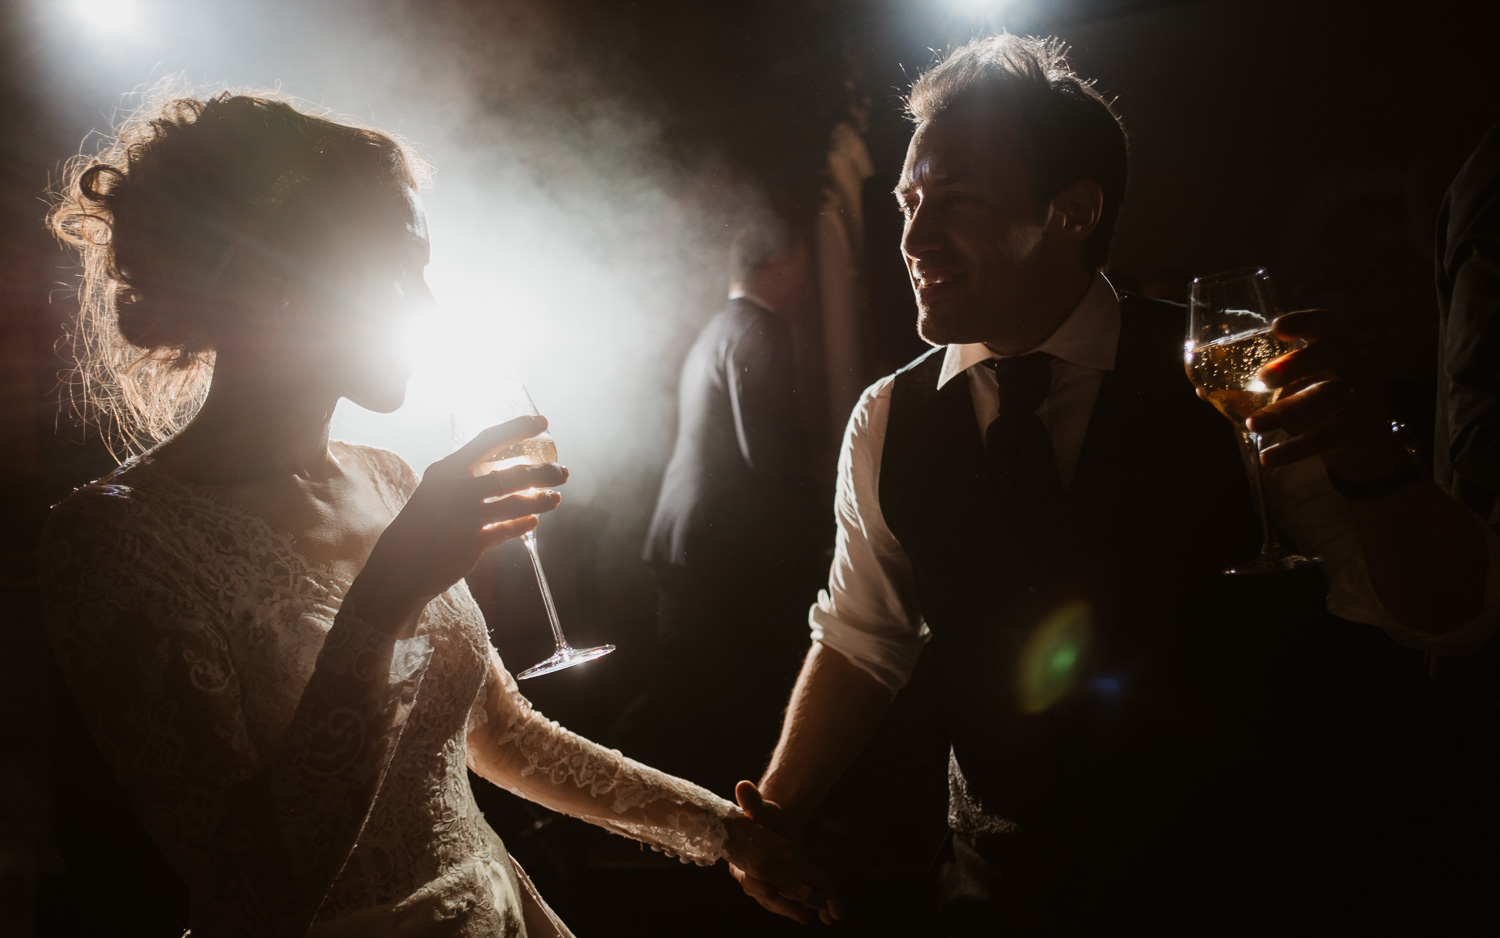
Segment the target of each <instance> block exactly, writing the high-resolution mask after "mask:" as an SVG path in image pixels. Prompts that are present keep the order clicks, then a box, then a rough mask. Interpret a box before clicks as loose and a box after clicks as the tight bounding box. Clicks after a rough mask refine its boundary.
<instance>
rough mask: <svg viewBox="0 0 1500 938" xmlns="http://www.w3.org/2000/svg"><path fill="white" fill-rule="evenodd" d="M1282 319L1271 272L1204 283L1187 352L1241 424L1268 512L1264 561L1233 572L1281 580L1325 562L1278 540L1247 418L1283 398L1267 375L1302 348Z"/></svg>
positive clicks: (1215, 398) (1202, 385) (1190, 365)
mask: <svg viewBox="0 0 1500 938" xmlns="http://www.w3.org/2000/svg"><path fill="white" fill-rule="evenodd" d="M1279 315H1281V308H1280V307H1279V306H1278V305H1277V303H1276V294H1275V293H1274V292H1273V291H1272V288H1271V275H1270V274H1269V273H1267V272H1266V271H1265V270H1264V269H1255V270H1236V271H1230V272H1229V273H1223V274H1215V275H1213V276H1211V277H1199V278H1198V279H1196V280H1194V281H1193V285H1192V288H1191V291H1190V292H1189V294H1188V330H1187V342H1186V343H1185V345H1184V349H1185V356H1184V357H1185V360H1186V365H1187V373H1188V378H1189V380H1191V381H1192V382H1193V384H1195V385H1197V387H1198V388H1199V389H1200V390H1202V391H1203V393H1204V396H1205V397H1207V398H1208V400H1209V403H1211V404H1213V405H1214V407H1216V408H1218V411H1219V413H1221V414H1223V415H1224V416H1225V417H1228V418H1229V422H1230V423H1232V424H1234V428H1235V430H1236V431H1237V433H1236V435H1237V438H1238V440H1239V444H1240V453H1241V455H1242V456H1243V457H1244V459H1245V463H1246V471H1247V472H1248V473H1249V475H1250V482H1251V489H1252V491H1253V494H1254V497H1255V507H1256V510H1257V511H1258V512H1259V513H1260V529H1261V546H1260V554H1259V555H1258V556H1257V557H1256V558H1255V559H1254V560H1251V561H1249V562H1248V563H1244V564H1236V565H1235V566H1233V567H1231V568H1229V569H1228V570H1225V571H1224V572H1225V573H1236V574H1242V573H1273V572H1278V571H1283V570H1297V569H1300V568H1302V567H1307V566H1311V565H1312V564H1314V563H1316V562H1317V561H1316V560H1315V559H1314V558H1311V557H1304V556H1302V555H1301V554H1294V553H1290V552H1288V551H1287V550H1286V548H1284V547H1283V546H1282V544H1281V542H1280V540H1278V539H1277V536H1276V531H1275V529H1274V528H1272V527H1271V519H1270V514H1269V513H1268V512H1267V510H1266V499H1265V486H1264V479H1263V474H1262V470H1261V465H1260V449H1261V438H1260V435H1259V434H1256V433H1252V432H1250V431H1249V430H1247V429H1246V428H1245V418H1247V417H1249V416H1250V415H1251V414H1253V413H1255V412H1256V411H1258V410H1260V409H1261V408H1263V407H1265V406H1267V405H1269V404H1273V403H1275V402H1276V400H1277V398H1279V397H1280V396H1281V389H1280V388H1268V387H1266V386H1265V385H1264V384H1263V383H1261V380H1260V369H1261V368H1262V367H1263V366H1265V365H1267V364H1269V363H1270V362H1271V361H1273V360H1275V359H1277V358H1280V357H1281V356H1282V355H1285V354H1286V353H1287V352H1290V351H1293V350H1294V349H1295V348H1296V347H1297V346H1295V345H1292V344H1291V343H1288V342H1283V341H1282V340H1281V339H1278V338H1277V337H1276V336H1275V334H1274V333H1273V332H1272V331H1271V323H1272V321H1274V320H1275V319H1276V317H1277V316H1279Z"/></svg>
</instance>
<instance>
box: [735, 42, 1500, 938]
mask: <svg viewBox="0 0 1500 938" xmlns="http://www.w3.org/2000/svg"><path fill="white" fill-rule="evenodd" d="M908 107H909V110H910V112H911V114H912V116H913V118H914V119H915V121H916V122H917V129H916V133H915V135H914V136H913V138H912V142H911V146H910V148H909V150H908V154H907V160H906V165H905V167H904V169H903V172H902V177H901V181H900V184H899V185H898V187H897V190H896V195H897V199H898V201H899V203H900V205H901V209H902V211H903V213H904V214H905V217H906V225H905V231H904V235H903V239H902V251H903V254H904V255H905V259H906V262H907V266H908V270H909V273H910V275H911V280H912V285H913V288H914V290H915V292H916V298H917V306H918V313H919V319H918V330H919V332H920V334H921V335H922V337H923V338H924V339H925V340H926V341H928V342H929V343H931V344H933V345H935V346H938V348H936V349H934V350H933V351H932V352H930V353H928V354H927V355H925V356H923V357H921V358H919V359H918V360H917V361H915V362H913V363H912V364H911V365H909V366H907V367H906V368H904V369H902V370H901V371H899V372H897V373H896V374H895V375H892V376H890V377H887V378H885V379H882V380H881V381H879V382H877V383H876V384H875V385H873V386H872V387H871V388H870V389H868V390H867V391H866V392H865V395H864V396H863V398H862V399H861V400H860V402H859V404H858V405H857V406H856V408H855V411H854V413H853V415H852V416H851V419H850V422H849V426H848V429H847V431H846V436H845V442H844V448H843V451H842V453H841V456H840V463H839V478H838V491H837V495H836V510H835V515H836V519H837V521H838V539H837V543H836V552H835V558H834V562H833V567H832V570H831V572H830V576H829V586H828V589H827V590H826V591H825V592H823V593H822V594H821V595H820V596H819V601H818V603H817V604H816V605H815V606H814V608H813V610H812V613H811V620H812V625H813V638H814V644H813V647H812V649H811V650H810V651H809V653H808V656H807V660H806V662H805V663H804V668H803V671H802V674H801V676H800V678H799V680H798V684H797V687H796V688H795V689H794V690H793V694H792V698H791V701H790V703H789V706H788V711H787V716H786V720H785V723H784V726H783V729H782V737H781V740H780V742H779V744H778V745H777V748H776V751H775V753H774V755H773V757H772V762H771V765H770V767H769V769H768V770H767V772H766V774H765V777H764V778H763V780H762V782H761V784H760V786H759V788H758V789H757V787H756V786H755V785H753V784H751V783H749V782H742V783H740V785H739V789H738V791H737V792H736V794H737V796H738V797H739V799H740V802H741V804H742V806H743V807H745V808H746V810H747V811H748V812H749V813H751V814H752V815H754V816H755V817H756V818H757V819H759V820H762V821H764V822H767V823H773V824H775V823H782V824H785V825H787V826H788V827H791V828H795V827H798V826H800V823H801V822H802V821H804V820H805V819H806V818H807V816H808V815H809V813H810V812H811V811H812V809H813V808H814V807H815V806H816V805H817V803H818V801H819V800H820V799H821V798H822V796H823V795H824V794H825V793H826V792H827V790H828V788H829V787H830V786H831V784H832V782H833V781H834V780H835V779H836V778H837V777H838V775H839V774H840V773H841V772H842V771H843V770H844V768H846V767H847V766H848V765H849V763H850V762H851V761H852V759H853V757H854V755H856V754H857V753H858V752H859V750H860V749H861V748H862V747H863V746H864V744H865V742H866V741H867V740H868V738H869V736H870V734H871V733H872V732H873V729H874V728H875V726H876V725H877V724H878V722H879V720H880V718H881V715H882V714H883V713H884V711H885V708H886V706H887V705H888V704H889V701H890V699H891V696H892V695H893V694H894V693H895V692H896V691H898V690H899V689H900V687H901V686H902V685H903V684H904V683H905V681H906V679H907V678H908V677H909V675H910V673H911V670H912V667H913V665H914V662H915V660H916V657H917V656H918V655H919V654H920V653H921V651H922V648H923V646H924V644H928V643H929V639H930V644H931V646H932V651H933V653H934V654H935V655H936V658H937V663H938V666H939V669H940V671H941V675H942V685H943V690H944V694H945V697H946V701H945V703H946V715H947V727H946V729H947V732H948V734H949V737H950V739H951V743H952V748H951V758H950V765H949V781H950V786H949V787H950V804H949V818H948V820H949V826H950V828H951V832H950V835H949V837H948V838H947V840H946V842H945V844H944V845H943V848H942V850H941V851H940V853H939V855H938V858H937V860H936V862H935V865H934V871H935V874H936V876H935V880H936V884H935V890H936V899H937V904H938V908H939V924H936V925H934V930H935V931H938V930H940V931H941V933H943V934H952V935H995V934H1054V933H1065V934H1094V933H1097V932H1099V931H1101V930H1103V929H1105V928H1111V929H1113V928H1118V927H1120V926H1122V925H1138V926H1151V927H1153V928H1154V929H1155V930H1156V931H1157V932H1158V933H1160V932H1162V931H1171V932H1182V931H1194V932H1198V933H1201V932H1204V931H1214V932H1220V931H1223V930H1225V929H1226V928H1228V927H1230V926H1233V925H1243V926H1245V927H1247V928H1254V927H1259V926H1264V925H1266V924H1267V923H1268V922H1276V921H1278V919H1277V916H1278V915H1284V914H1288V913H1289V912H1290V911H1292V910H1299V909H1305V908H1306V902H1307V901H1308V900H1316V899H1318V898H1319V897H1320V895H1322V893H1320V888H1321V884H1322V883H1323V882H1325V881H1326V880H1327V879H1329V878H1330V877H1337V876H1338V875H1339V874H1340V870H1339V869H1338V868H1337V867H1338V862H1339V861H1340V860H1342V859H1344V858H1345V856H1346V854H1345V853H1340V854H1338V855H1337V856H1330V855H1328V854H1312V853H1310V852H1309V851H1299V845H1303V844H1307V843H1313V844H1316V845H1318V846H1319V847H1320V848H1323V847H1327V846H1328V845H1329V844H1330V842H1331V841H1332V840H1333V838H1331V837H1321V838H1320V837H1317V836H1309V835H1308V828H1309V826H1310V825H1314V826H1315V825H1316V824H1317V822H1318V818H1319V817H1320V815H1321V814H1322V813H1323V811H1324V809H1327V810H1329V811H1332V810H1333V809H1334V808H1335V807H1336V806H1337V804H1338V803H1339V800H1340V792H1341V791H1342V786H1343V785H1344V784H1345V783H1346V782H1348V781H1349V779H1348V778H1347V777H1346V776H1344V775H1341V774H1340V770H1341V769H1342V768H1343V767H1344V766H1345V765H1347V761H1346V760H1344V759H1342V758H1341V757H1339V755H1338V750H1339V749H1340V748H1341V747H1342V746H1344V745H1345V744H1346V742H1347V740H1346V738H1345V737H1346V736H1347V735H1348V734H1347V733H1345V732H1344V723H1343V721H1342V718H1340V717H1330V716H1329V708H1328V706H1326V705H1325V704H1327V702H1326V701H1324V700H1321V699H1318V698H1317V696H1316V695H1317V688H1318V685H1319V681H1318V680H1317V679H1316V678H1318V677H1320V676H1318V675H1313V676H1311V677H1312V678H1313V679H1309V676H1308V675H1306V674H1299V673H1298V667H1297V664H1298V658H1297V656H1296V655H1290V656H1289V655H1287V654H1286V650H1287V649H1288V648H1289V647H1296V646H1295V643H1296V642H1297V641H1299V640H1301V639H1302V638H1304V637H1305V636H1308V635H1313V634H1321V633H1320V632H1319V630H1321V629H1324V628H1325V627H1326V628H1329V629H1334V628H1337V627H1338V626H1339V625H1343V626H1346V627H1348V628H1351V629H1352V628H1354V627H1353V626H1352V625H1349V623H1348V622H1344V623H1337V622H1335V621H1334V620H1333V619H1332V617H1331V616H1329V615H1328V614H1327V613H1326V612H1325V611H1324V608H1323V607H1324V602H1325V600H1326V604H1327V609H1328V610H1329V611H1331V612H1332V613H1334V614H1336V615H1337V616H1339V617H1341V618H1342V619H1344V620H1352V621H1353V622H1361V623H1367V624H1370V625H1376V626H1378V627H1380V628H1382V629H1384V630H1386V631H1387V632H1389V633H1391V634H1392V635H1395V636H1398V637H1400V638H1401V639H1402V640H1403V641H1407V640H1410V641H1412V642H1414V643H1420V642H1422V641H1433V642H1441V641H1443V640H1445V639H1446V637H1447V636H1449V635H1458V636H1460V639H1459V640H1468V637H1469V636H1472V635H1473V634H1475V633H1477V632H1481V631H1485V630H1492V629H1493V628H1494V621H1495V618H1496V614H1495V613H1496V607H1497V606H1500V603H1497V602H1496V601H1495V598H1494V597H1493V596H1488V598H1487V593H1486V584H1487V583H1488V582H1490V581H1493V580H1494V579H1495V577H1494V575H1493V573H1491V572H1489V567H1488V566H1487V564H1493V562H1494V558H1495V557H1496V556H1500V551H1494V550H1491V546H1490V543H1489V542H1488V541H1487V540H1486V539H1485V538H1486V536H1487V535H1486V534H1485V532H1484V529H1483V527H1482V526H1481V525H1479V524H1478V523H1477V519H1474V518H1473V517H1472V516H1471V515H1468V514H1467V513H1465V512H1463V511H1461V510H1459V509H1458V508H1457V506H1455V505H1454V504H1453V503H1452V502H1451V500H1448V499H1446V497H1445V496H1444V495H1443V494H1442V493H1441V492H1440V491H1439V490H1437V489H1436V488H1435V487H1434V486H1432V485H1431V483H1430V482H1425V481H1422V480H1420V479H1419V478H1417V477H1416V476H1415V475H1414V474H1413V473H1412V471H1411V467H1410V466H1409V465H1408V464H1407V463H1406V462H1405V460H1404V459H1403V457H1402V456H1401V454H1400V452H1399V451H1398V449H1397V448H1396V447H1395V445H1394V444H1393V443H1392V441H1391V440H1390V438H1389V432H1388V430H1382V428H1381V415H1380V404H1379V400H1378V397H1377V396H1375V395H1374V394H1373V392H1372V390H1371V387H1372V381H1371V380H1370V379H1368V378H1366V377H1365V376H1364V374H1363V373H1362V372H1360V370H1359V368H1358V364H1359V358H1358V356H1357V355H1356V354H1355V353H1354V352H1353V350H1352V349H1351V348H1349V347H1348V345H1347V343H1345V342H1344V341H1343V340H1342V339H1341V338H1340V337H1339V336H1337V335H1335V334H1333V333H1332V331H1331V326H1330V323H1329V322H1328V320H1327V318H1326V317H1323V316H1320V315H1318V314H1294V315H1292V316H1288V317H1284V320H1283V322H1282V324H1281V325H1279V326H1278V328H1279V330H1280V331H1281V332H1282V333H1283V335H1284V336H1286V337H1295V336H1300V337H1302V338H1305V339H1307V340H1309V345H1308V346H1307V348H1306V349H1305V350H1303V351H1299V352H1296V353H1293V354H1292V355H1289V356H1286V357H1284V358H1283V359H1281V360H1279V361H1278V362H1277V363H1276V364H1275V366H1274V367H1273V368H1271V369H1269V370H1268V371H1267V372H1266V373H1265V375H1264V380H1265V381H1266V382H1267V383H1268V384H1272V385H1276V386H1284V387H1285V388H1286V394H1285V396H1284V397H1283V399H1282V400H1281V401H1280V402H1279V403H1278V404H1277V405H1274V406H1273V407H1272V408H1268V409H1267V410H1265V411H1262V412H1261V413H1260V414H1258V415H1257V416H1256V417H1255V418H1254V419H1255V420H1256V421H1257V423H1256V426H1255V429H1256V430H1257V431H1262V430H1263V431H1266V432H1271V431H1273V430H1274V431H1277V432H1278V433H1280V434H1281V441H1280V442H1279V443H1278V444H1277V446H1275V447H1273V448H1271V449H1268V450H1267V451H1266V453H1265V454H1264V459H1265V461H1266V462H1267V463H1268V464H1270V465H1273V466H1276V467H1277V468H1276V469H1275V470H1274V471H1272V472H1270V473H1269V474H1268V478H1267V501H1268V503H1270V504H1271V507H1272V509H1273V512H1272V514H1273V516H1274V517H1275V518H1276V520H1277V521H1278V522H1279V523H1280V525H1281V526H1282V527H1283V528H1284V529H1285V530H1286V531H1287V533H1289V534H1290V535H1291V536H1292V537H1293V539H1294V540H1295V541H1296V543H1297V545H1298V546H1299V547H1300V548H1301V549H1302V550H1303V551H1304V552H1306V553H1309V554H1316V555H1317V556H1319V557H1321V558H1322V560H1323V570H1322V573H1323V574H1324V576H1325V577H1326V578H1327V581H1328V584H1329V585H1328V587H1327V588H1326V589H1325V586H1324V583H1323V582H1322V580H1321V579H1320V578H1318V577H1317V576H1316V575H1314V576H1311V577H1307V576H1297V575H1275V576H1266V577H1229V576H1225V575H1223V574H1221V573H1220V572H1219V571H1221V570H1223V569H1224V568H1225V567H1226V566H1228V565H1231V564H1232V563H1233V562H1234V561H1236V560H1243V559H1245V558H1247V557H1249V556H1251V555H1253V554H1254V552H1255V548H1256V544H1257V522H1256V518H1255V513H1254V509H1253V505H1252V501H1251V492H1250V487H1249V485H1248V482H1247V478H1248V477H1247V473H1246V466H1245V464H1244V462H1243V461H1242V460H1241V458H1240V456H1239V454H1238V452H1237V450H1236V445H1235V442H1234V437H1233V432H1232V428H1231V427H1230V426H1229V425H1228V423H1227V422H1226V421H1225V420H1224V419H1223V418H1221V417H1220V416H1219V415H1218V414H1216V413H1215V412H1214V411H1213V410H1212V409H1211V408H1210V407H1208V406H1207V405H1206V404H1204V403H1203V402H1201V401H1198V400H1196V398H1195V396H1194V393H1193V389H1192V387H1191V385H1189V383H1188V381H1187V379H1186V377H1185V375H1184V371H1183V362H1182V357H1181V356H1182V349H1183V345H1182V342H1183V330H1184V327H1185V315H1184V311H1183V310H1182V308H1181V307H1177V306H1174V305H1171V304H1163V303H1159V302H1152V301H1148V300H1143V299H1140V298H1137V297H1128V296H1127V297H1124V298H1123V299H1122V298H1120V297H1119V296H1118V295H1117V294H1116V293H1115V291H1114V289H1113V288H1112V287H1111V285H1110V283H1109V282H1108V280H1106V279H1105V277H1104V276H1103V275H1102V274H1101V273H1100V268H1101V267H1102V266H1103V265H1104V263H1105V262H1106V260H1107V258H1108V252H1109V246H1110V239H1111V236H1112V231H1113V228H1114V223H1115V219H1116V218H1117V217H1118V214H1119V210H1120V206H1121V203H1122V200H1123V196H1124V188H1125V177H1126V144H1125V136H1124V131H1123V129H1122V127H1121V125H1120V122H1119V119H1118V118H1117V117H1116V115H1115V114H1114V113H1113V111H1112V110H1111V108H1110V106H1109V105H1108V104H1107V103H1106V102H1105V101H1104V100H1103V98H1102V97H1101V96H1100V95H1099V94H1098V93H1097V92H1096V91H1095V90H1093V88H1092V87H1091V86H1090V85H1089V83H1087V82H1085V81H1082V80H1080V79H1079V78H1078V77H1077V76H1076V75H1074V74H1073V72H1072V71H1071V69H1070V68H1069V66H1068V63H1067V62H1066V60H1065V58H1064V56H1063V50H1062V48H1061V46H1060V44H1058V43H1056V42H1055V41H1046V40H1037V39H1022V38H1019V37H1014V36H999V37H993V38H990V39H985V40H976V41H975V42H973V43H970V44H969V45H968V46H965V47H963V48H961V49H959V50H958V51H957V52H955V53H954V54H953V55H951V56H950V57H949V58H948V59H947V60H946V61H945V62H944V63H943V64H941V65H939V66H937V67H936V68H934V69H933V70H931V71H930V72H928V73H927V74H926V75H924V76H923V77H922V79H921V80H920V81H919V82H918V83H917V84H916V85H915V86H914V88H913V90H912V94H911V96H910V98H909V100H908ZM1313 455H1317V456H1320V457H1321V458H1320V459H1309V458H1307V457H1309V456H1313ZM1335 474H1337V476H1339V477H1341V478H1335ZM1335 486H1337V488H1335ZM1372 573H1375V574H1378V576H1377V577H1376V578H1375V582H1373V583H1372V576H1371V575H1372ZM1488 592H1489V593H1495V592H1497V591H1496V590H1494V589H1490V590H1489V591H1488ZM1289 658H1290V659H1291V660H1290V662H1289V661H1288V659H1289ZM934 731H935V732H936V731H939V730H937V729H936V728H935V729H934ZM871 784H876V785H878V784H879V782H878V780H871ZM889 795H890V797H892V798H897V797H901V793H899V792H890V793H889ZM1369 826H1371V827H1372V829H1378V827H1376V826H1374V825H1369ZM1402 862H1403V863H1409V862H1410V858H1402ZM736 875H737V877H738V878H739V879H740V881H741V884H742V885H743V886H744V887H745V889H746V891H747V892H749V893H750V894H751V895H753V896H755V897H756V898H757V899H758V900H759V901H761V902H762V904H764V905H767V907H769V908H772V909H779V910H781V911H784V912H788V913H795V909H792V908H791V907H790V906H789V904H788V903H786V902H785V901H783V900H782V899H781V898H779V897H777V896H776V895H775V894H774V891H771V890H769V889H768V888H767V887H766V884H764V883H759V882H756V881H754V880H750V879H747V878H746V877H744V876H743V874H741V873H737V874H736ZM1325 905H1326V903H1325ZM1330 914H1331V913H1330ZM1256 916H1259V921H1258V922H1252V919H1255V918H1256ZM1282 924H1285V922H1284V921H1283V922H1282Z"/></svg>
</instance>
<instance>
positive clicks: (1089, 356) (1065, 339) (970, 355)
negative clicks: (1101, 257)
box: [938, 272, 1120, 388]
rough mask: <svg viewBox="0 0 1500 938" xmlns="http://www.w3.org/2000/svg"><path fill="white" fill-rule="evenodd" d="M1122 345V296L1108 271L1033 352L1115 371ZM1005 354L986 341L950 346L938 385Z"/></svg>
mask: <svg viewBox="0 0 1500 938" xmlns="http://www.w3.org/2000/svg"><path fill="white" fill-rule="evenodd" d="M1119 344H1120V298H1119V296H1118V295H1117V294H1116V293H1115V288H1114V287H1113V286H1111V285H1110V282H1109V280H1107V279H1106V278H1105V276H1104V274H1102V273H1098V272H1096V273H1095V274H1094V282H1093V283H1091V284H1089V289H1088V292H1086V293H1084V295H1083V299H1081V300H1079V301H1078V305H1077V306H1075V307H1073V311H1072V312H1071V313H1069V314H1068V318H1067V319H1064V320H1063V322H1062V325H1060V326H1058V327H1057V329H1056V330H1055V331H1053V333H1052V334H1051V335H1050V336H1048V337H1047V340H1046V341H1045V342H1043V343H1042V344H1041V345H1038V346H1037V347H1036V348H1034V349H1032V351H1034V352H1047V353H1049V354H1052V355H1056V356H1057V357H1058V358H1061V359H1063V360H1064V361H1070V362H1072V363H1073V364H1075V365H1083V366H1085V367H1088V368H1098V369H1101V370H1104V371H1111V370H1113V369H1114V367H1115V349H1116V347H1117V346H1119ZM1004 357H1005V356H1003V355H996V354H995V353H994V352H992V351H990V349H989V346H987V345H985V344H984V343H983V342H972V343H969V344H967V345H950V346H948V350H947V352H946V353H945V354H944V356H943V369H942V371H941V372H940V373H939V374H938V387H940V388H941V387H942V386H943V385H945V384H947V383H948V382H949V381H952V380H953V379H954V378H955V377H957V376H958V375H961V374H963V373H964V372H965V371H968V370H969V369H970V368H972V367H974V366H975V365H977V364H979V363H980V362H984V361H988V360H989V359H991V358H1004Z"/></svg>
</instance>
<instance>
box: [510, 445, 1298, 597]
mask: <svg viewBox="0 0 1500 938" xmlns="http://www.w3.org/2000/svg"><path fill="white" fill-rule="evenodd" d="M1240 446H1241V447H1242V450H1243V452H1244V455H1245V458H1246V459H1247V460H1249V461H1250V466H1249V469H1250V486H1251V492H1252V494H1253V495H1254V496H1255V510H1256V511H1257V512H1259V513H1260V553H1261V556H1262V557H1268V556H1272V555H1274V554H1277V553H1279V552H1280V550H1281V543H1280V542H1279V541H1278V540H1277V539H1276V531H1275V529H1274V528H1272V527H1271V513H1270V512H1269V511H1267V510H1266V490H1265V485H1264V482H1263V480H1262V477H1261V466H1260V435H1259V434H1257V433H1251V432H1250V431H1249V430H1241V431H1240ZM527 536H528V537H529V536H530V535H527ZM538 570H540V568H538Z"/></svg>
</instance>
